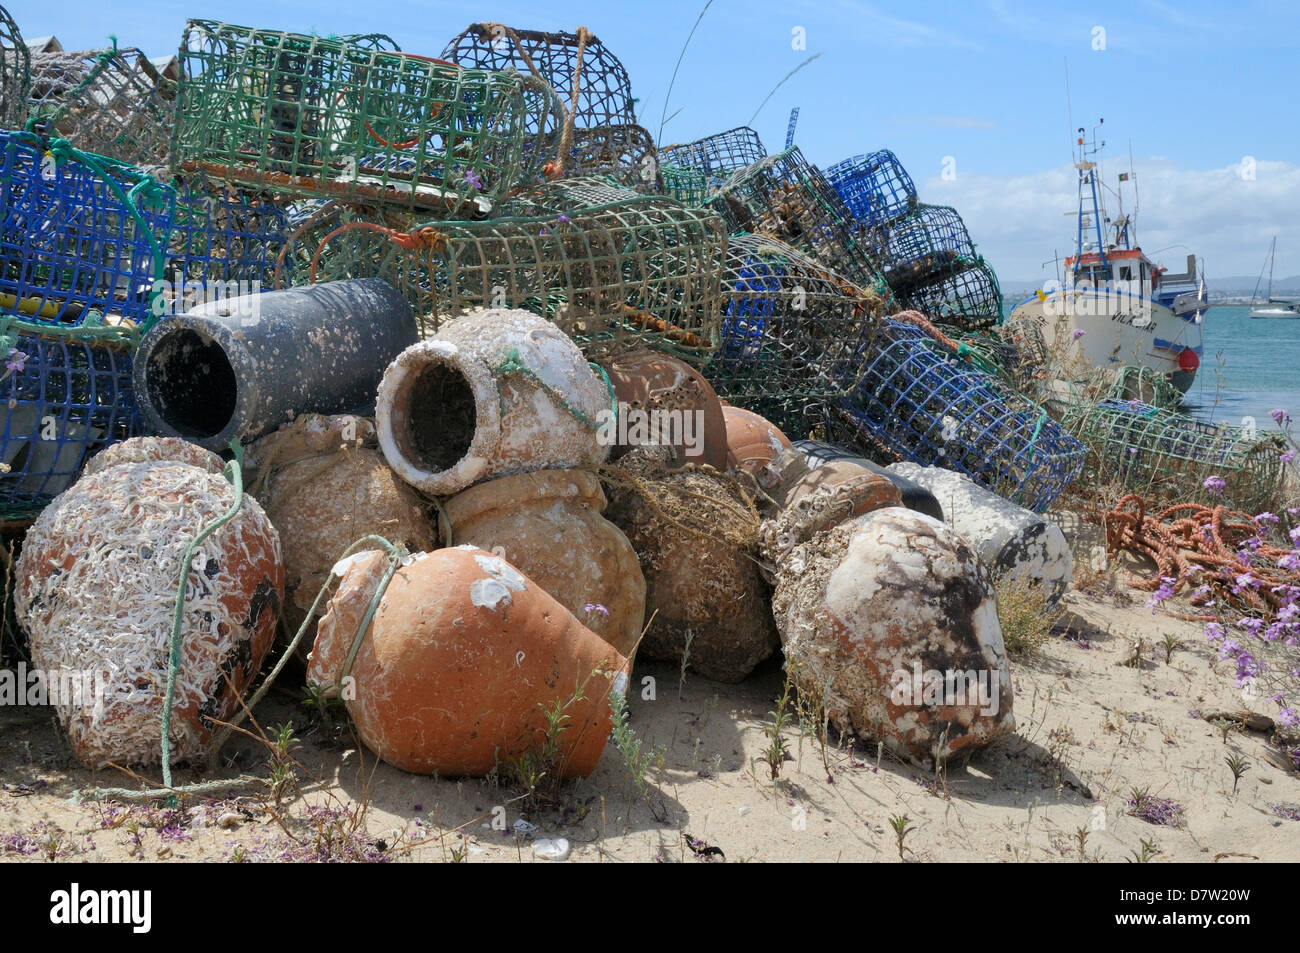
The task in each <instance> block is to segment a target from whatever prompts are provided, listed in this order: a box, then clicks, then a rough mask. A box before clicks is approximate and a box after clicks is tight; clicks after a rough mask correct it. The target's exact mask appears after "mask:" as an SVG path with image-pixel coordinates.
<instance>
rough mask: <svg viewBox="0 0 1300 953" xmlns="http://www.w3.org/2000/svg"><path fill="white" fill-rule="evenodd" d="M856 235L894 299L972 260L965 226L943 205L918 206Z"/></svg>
mask: <svg viewBox="0 0 1300 953" xmlns="http://www.w3.org/2000/svg"><path fill="white" fill-rule="evenodd" d="M859 235H860V240H861V241H862V243H863V244H864V246H865V247H866V248H867V249H868V250H869V252H870V254H871V256H872V258H873V260H874V261H875V262H876V264H877V265H878V266H879V267H880V269H881V271H882V272H883V273H884V276H885V280H886V281H888V282H889V287H890V288H892V289H893V291H894V293H895V294H896V295H905V294H907V293H908V292H909V291H910V290H911V289H913V288H916V287H918V286H920V285H924V284H928V283H930V282H932V281H933V280H934V279H935V278H936V277H937V276H939V275H948V274H951V273H953V272H954V271H958V270H961V268H962V267H965V266H966V264H967V263H969V262H970V261H973V260H974V258H975V245H974V243H973V242H971V240H970V233H968V232H967V231H966V223H965V222H963V221H962V220H961V216H960V215H958V214H957V210H956V209H954V208H949V207H948V206H946V205H918V206H917V207H916V208H915V209H913V210H912V211H910V212H908V213H907V214H905V215H902V216H899V217H897V218H895V219H894V220H893V221H891V222H890V223H889V224H888V225H880V226H877V227H875V228H871V229H863V230H861V231H860V232H859Z"/></svg>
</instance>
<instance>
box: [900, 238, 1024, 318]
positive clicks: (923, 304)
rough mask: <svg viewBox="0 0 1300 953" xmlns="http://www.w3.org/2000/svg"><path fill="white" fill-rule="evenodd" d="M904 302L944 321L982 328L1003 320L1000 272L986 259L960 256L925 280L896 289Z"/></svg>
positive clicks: (901, 303)
mask: <svg viewBox="0 0 1300 953" xmlns="http://www.w3.org/2000/svg"><path fill="white" fill-rule="evenodd" d="M895 294H896V295H897V297H898V302H899V304H900V305H901V306H903V307H905V308H908V309H910V310H915V311H920V312H921V313H922V314H925V315H928V316H929V317H931V318H933V319H934V320H935V321H938V322H940V323H941V324H949V325H954V326H956V327H960V328H965V329H967V330H982V329H988V328H991V327H993V326H994V325H995V324H1000V323H1001V322H1002V290H1001V288H999V287H998V276H997V274H995V273H994V271H993V269H992V268H991V267H989V264H988V263H987V262H986V261H985V260H984V259H983V258H980V257H978V256H976V257H975V258H974V259H973V260H968V259H960V260H958V261H956V262H954V263H953V264H952V265H951V267H950V269H949V270H948V271H946V272H943V271H941V272H939V274H938V276H937V277H934V278H932V280H930V281H928V282H925V283H924V284H919V285H913V286H911V287H909V288H907V289H905V290H903V291H895Z"/></svg>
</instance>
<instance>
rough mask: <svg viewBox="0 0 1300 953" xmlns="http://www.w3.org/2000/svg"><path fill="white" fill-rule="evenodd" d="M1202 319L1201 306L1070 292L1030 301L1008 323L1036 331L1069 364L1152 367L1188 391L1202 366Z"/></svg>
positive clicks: (1070, 290)
mask: <svg viewBox="0 0 1300 953" xmlns="http://www.w3.org/2000/svg"><path fill="white" fill-rule="evenodd" d="M1204 315H1205V311H1204V309H1203V308H1202V309H1195V310H1189V311H1186V312H1185V313H1183V314H1175V313H1174V312H1173V310H1171V309H1170V308H1167V307H1165V306H1164V305H1162V304H1160V303H1158V302H1155V301H1152V300H1150V299H1148V298H1142V297H1139V296H1136V295H1124V294H1115V293H1113V292H1111V293H1106V292H1101V291H1092V290H1084V289H1074V288H1067V289H1065V290H1063V291H1054V292H1051V293H1048V294H1043V295H1042V296H1041V297H1040V296H1039V295H1034V296H1033V297H1030V298H1027V299H1026V300H1024V301H1022V302H1021V303H1020V304H1018V305H1016V307H1015V308H1014V309H1013V310H1012V312H1011V315H1010V316H1009V317H1008V318H1007V323H1008V324H1012V325H1017V324H1029V325H1032V326H1035V327H1037V328H1038V330H1039V332H1040V333H1041V335H1042V338H1043V343H1044V344H1046V345H1047V348H1048V350H1049V352H1050V353H1053V354H1057V355H1060V356H1061V357H1063V358H1065V359H1067V360H1069V359H1077V358H1082V360H1084V361H1085V362H1087V363H1088V364H1091V365H1094V366H1096V367H1110V366H1119V365H1122V364H1138V365H1142V366H1145V367H1150V368H1152V369H1153V370H1156V371H1159V372H1160V373H1163V374H1165V375H1167V376H1168V377H1169V380H1170V382H1171V383H1172V384H1173V385H1174V386H1175V387H1177V388H1178V389H1179V390H1180V391H1182V392H1184V393H1186V392H1187V390H1188V388H1190V387H1191V386H1192V382H1193V381H1195V379H1196V372H1197V369H1198V368H1199V366H1200V359H1201V354H1202V351H1203V342H1202V334H1201V331H1202V327H1203V321H1204ZM1079 331H1082V332H1083V333H1082V334H1077V333H1076V332H1079ZM1187 352H1190V354H1191V355H1195V359H1193V358H1192V357H1191V356H1190V355H1189V354H1188V353H1187Z"/></svg>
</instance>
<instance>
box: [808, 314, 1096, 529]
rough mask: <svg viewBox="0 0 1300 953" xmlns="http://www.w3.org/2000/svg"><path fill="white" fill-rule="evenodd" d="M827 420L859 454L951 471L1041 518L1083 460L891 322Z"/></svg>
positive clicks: (992, 386)
mask: <svg viewBox="0 0 1300 953" xmlns="http://www.w3.org/2000/svg"><path fill="white" fill-rule="evenodd" d="M830 416H831V420H830V422H831V425H832V428H831V429H832V430H833V431H835V432H834V434H833V435H834V436H835V437H836V438H838V439H839V440H845V439H847V440H849V441H850V442H852V443H853V444H855V445H856V448H857V449H860V450H863V451H872V450H875V451H878V452H880V453H883V454H885V455H886V456H890V457H893V458H895V459H898V460H908V461H912V462H914V463H920V464H923V465H926V466H940V467H945V468H947V469H951V470H958V471H960V472H962V473H965V474H966V475H967V476H969V477H970V478H971V479H972V480H974V481H975V482H976V483H978V484H979V485H980V486H983V487H985V488H987V489H989V490H992V491H993V492H995V493H998V494H1000V495H1002V496H1004V497H1006V498H1007V499H1009V500H1012V501H1013V502H1015V503H1019V504H1020V505H1021V506H1024V507H1027V508H1029V509H1031V510H1035V511H1038V512H1041V511H1042V510H1044V509H1046V508H1047V507H1048V506H1049V505H1050V504H1051V503H1052V501H1053V500H1055V499H1056V497H1057V496H1058V495H1060V493H1061V491H1062V490H1064V489H1065V487H1066V485H1067V484H1069V482H1070V481H1071V480H1073V479H1074V478H1075V477H1076V476H1077V475H1078V474H1079V471H1080V470H1081V469H1082V468H1083V464H1084V458H1085V455H1086V453H1087V450H1086V448H1085V447H1084V445H1083V444H1082V443H1080V442H1079V441H1078V440H1076V439H1075V438H1074V437H1072V436H1070V435H1069V434H1068V433H1066V432H1065V431H1064V430H1062V429H1061V427H1060V426H1059V425H1058V424H1057V423H1056V421H1054V420H1052V419H1051V418H1050V417H1049V416H1048V415H1047V412H1046V411H1044V410H1042V409H1040V408H1039V407H1038V406H1037V405H1036V404H1034V403H1033V402H1032V401H1030V400H1029V399H1028V398H1025V397H1022V396H1020V395H1019V394H1017V393H1015V392H1014V391H1012V390H1011V389H1010V388H1008V387H1004V386H1002V385H1000V384H999V383H998V382H997V381H996V379H995V378H993V377H991V376H989V375H988V374H985V373H984V372H982V371H980V370H978V369H977V368H976V367H974V366H973V365H971V364H969V363H967V362H966V361H965V360H963V359H961V358H959V357H958V356H957V355H956V354H954V352H952V351H951V350H949V349H948V348H947V347H946V346H945V345H944V344H942V343H941V342H940V341H938V340H936V339H935V338H933V337H931V336H930V335H929V334H927V333H926V332H925V331H923V330H922V329H921V328H919V327H917V326H916V325H914V324H911V323H908V322H906V321H902V320H898V319H896V318H891V319H889V320H887V321H885V322H884V323H883V324H882V326H881V329H880V332H879V333H878V334H877V336H876V337H875V339H874V340H873V342H872V344H871V346H870V347H869V349H868V352H867V357H866V361H865V364H864V367H863V370H862V373H861V376H860V377H859V379H858V383H857V386H856V387H855V388H854V390H853V393H852V394H850V395H849V396H848V397H847V398H845V399H843V400H842V401H840V402H839V404H838V405H837V406H836V407H835V408H834V409H833V412H832V414H831V415H830Z"/></svg>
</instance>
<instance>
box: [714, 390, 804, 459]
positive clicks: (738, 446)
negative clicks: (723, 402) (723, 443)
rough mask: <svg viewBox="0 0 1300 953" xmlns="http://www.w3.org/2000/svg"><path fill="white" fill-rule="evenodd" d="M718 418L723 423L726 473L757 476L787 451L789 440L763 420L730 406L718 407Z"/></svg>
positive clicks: (767, 421)
mask: <svg viewBox="0 0 1300 953" xmlns="http://www.w3.org/2000/svg"><path fill="white" fill-rule="evenodd" d="M722 415H723V417H724V418H725V419H726V421H727V469H728V470H745V471H748V472H749V473H757V472H758V471H759V469H761V468H762V467H763V466H765V465H766V464H768V463H771V462H772V461H773V460H774V459H776V457H777V456H778V455H780V453H781V451H783V450H789V449H790V441H789V439H788V438H787V437H786V435H785V434H783V433H782V432H781V430H780V428H778V427H777V426H776V425H775V424H773V423H772V422H771V421H769V420H768V419H767V418H765V417H760V416H759V415H758V414H756V413H753V412H752V411H748V410H744V409H743V408H740V407H732V406H730V405H727V406H725V407H723V408H722Z"/></svg>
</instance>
